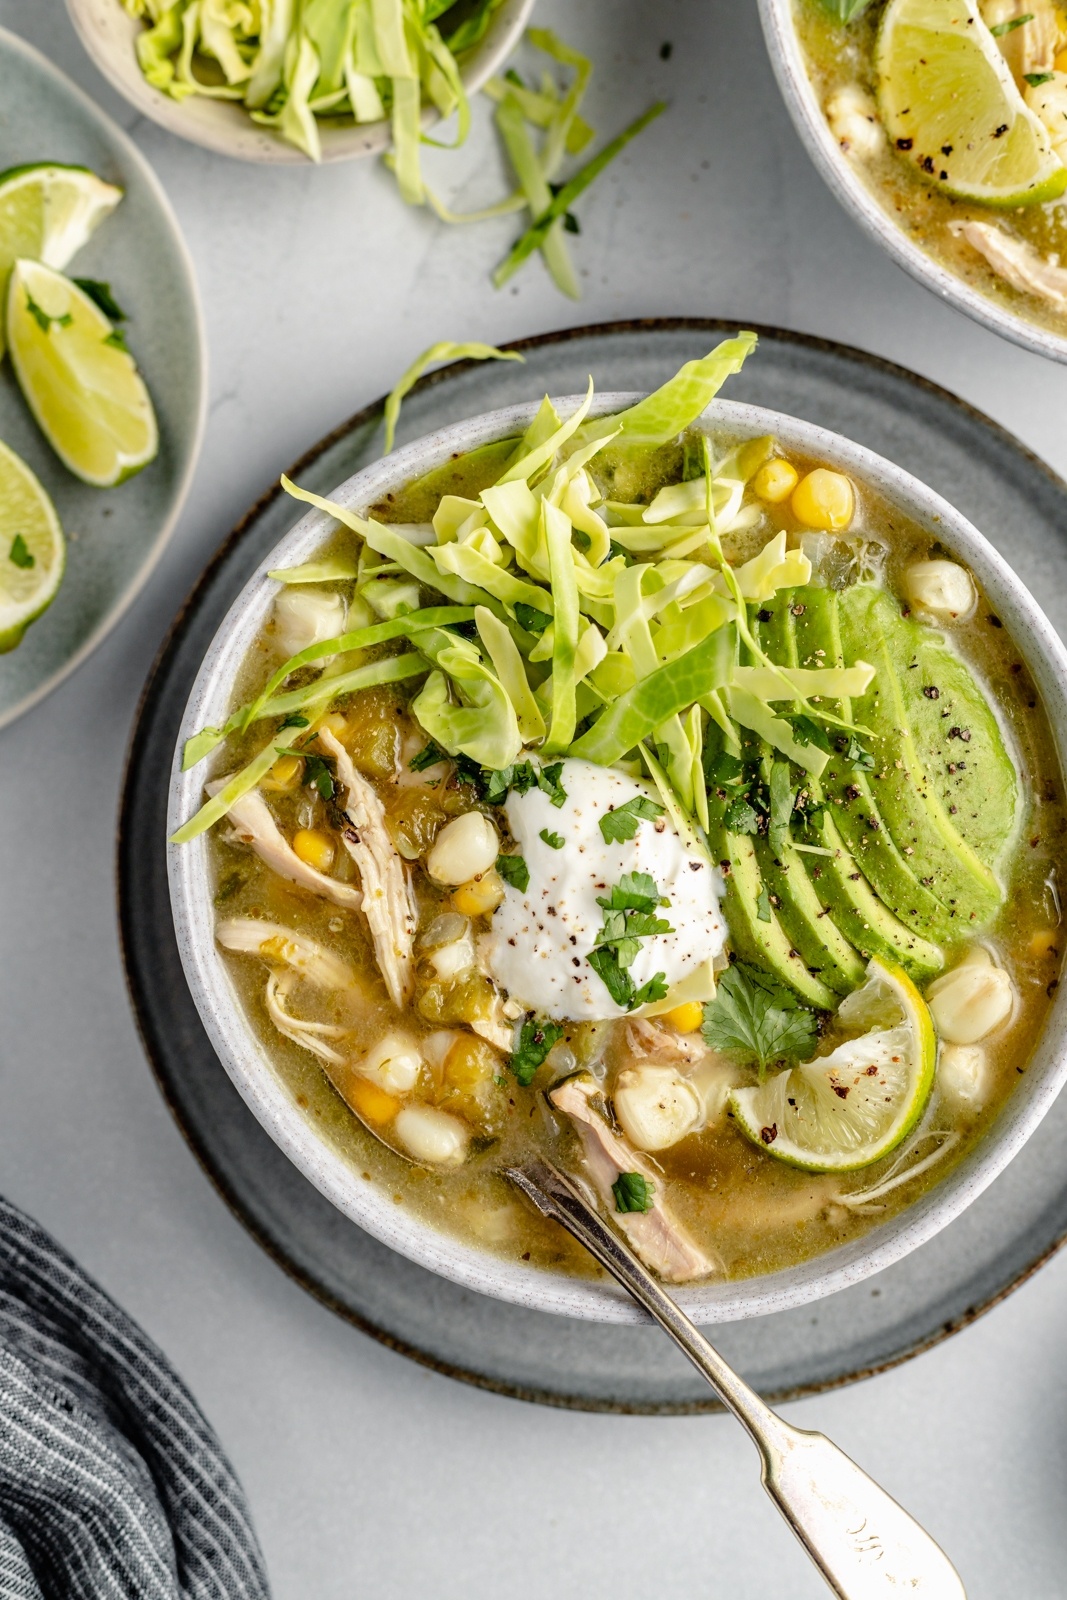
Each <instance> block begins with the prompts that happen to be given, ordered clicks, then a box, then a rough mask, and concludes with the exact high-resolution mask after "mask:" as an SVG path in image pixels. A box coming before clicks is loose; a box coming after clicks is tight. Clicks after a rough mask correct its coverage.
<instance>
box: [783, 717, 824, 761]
mask: <svg viewBox="0 0 1067 1600" xmlns="http://www.w3.org/2000/svg"><path fill="white" fill-rule="evenodd" d="M786 721H787V722H788V723H789V726H790V727H791V728H792V730H793V738H794V739H795V740H796V742H797V744H802V745H809V744H813V745H814V746H815V748H816V749H817V750H825V751H826V754H827V755H830V754H832V752H833V748H834V747H833V744H832V742H831V740H830V735H829V734H828V733H827V731H826V729H825V728H824V727H822V726H821V724H820V723H818V722H815V721H813V720H812V718H811V717H804V716H799V717H787V718H786Z"/></svg>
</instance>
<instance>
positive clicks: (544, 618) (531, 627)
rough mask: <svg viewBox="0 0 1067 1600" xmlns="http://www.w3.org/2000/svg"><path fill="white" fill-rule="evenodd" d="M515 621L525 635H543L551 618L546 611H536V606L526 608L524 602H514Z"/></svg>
mask: <svg viewBox="0 0 1067 1600" xmlns="http://www.w3.org/2000/svg"><path fill="white" fill-rule="evenodd" d="M515 621H516V622H517V623H518V624H519V627H520V628H525V629H526V632H527V633H544V631H545V629H546V628H547V627H548V625H549V623H550V622H551V621H552V618H551V617H550V616H549V615H548V612H547V611H538V610H537V608H536V606H528V605H527V604H526V602H525V600H516V602H515Z"/></svg>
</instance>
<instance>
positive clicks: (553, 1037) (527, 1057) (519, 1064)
mask: <svg viewBox="0 0 1067 1600" xmlns="http://www.w3.org/2000/svg"><path fill="white" fill-rule="evenodd" d="M562 1037H563V1029H562V1028H561V1027H560V1025H559V1023H558V1022H543V1021H538V1019H537V1018H536V1017H527V1018H526V1021H525V1022H524V1023H523V1025H522V1027H521V1029H520V1030H519V1048H518V1049H517V1050H516V1051H515V1053H514V1054H513V1056H512V1057H511V1060H510V1061H509V1062H508V1065H509V1067H510V1068H511V1070H512V1072H513V1073H514V1075H515V1077H516V1079H517V1080H518V1082H519V1083H521V1084H522V1087H523V1088H524V1089H528V1088H529V1086H530V1084H531V1083H532V1082H533V1080H534V1077H535V1075H536V1073H537V1069H538V1067H539V1066H540V1065H541V1063H542V1061H544V1059H545V1057H546V1056H547V1055H548V1052H549V1051H550V1050H551V1048H552V1046H553V1045H554V1044H555V1043H556V1042H557V1040H559V1039H562Z"/></svg>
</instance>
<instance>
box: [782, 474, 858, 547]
mask: <svg viewBox="0 0 1067 1600" xmlns="http://www.w3.org/2000/svg"><path fill="white" fill-rule="evenodd" d="M790 503H791V505H792V508H793V515H794V516H795V517H796V519H797V521H798V522H802V523H803V524H804V526H805V527H807V528H825V529H826V531H827V532H828V533H840V532H842V530H843V529H845V528H847V527H848V525H849V523H850V522H851V521H852V513H853V511H854V510H855V508H856V496H855V494H854V492H853V489H852V485H851V483H849V481H848V479H847V478H846V477H845V476H844V474H843V473H841V472H831V471H830V469H829V467H816V468H815V471H814V472H809V473H808V474H807V475H806V477H803V478H801V480H800V482H799V483H798V484H797V486H796V488H795V489H794V490H793V498H792V501H791V502H790Z"/></svg>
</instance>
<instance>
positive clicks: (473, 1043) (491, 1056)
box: [445, 1033, 502, 1089]
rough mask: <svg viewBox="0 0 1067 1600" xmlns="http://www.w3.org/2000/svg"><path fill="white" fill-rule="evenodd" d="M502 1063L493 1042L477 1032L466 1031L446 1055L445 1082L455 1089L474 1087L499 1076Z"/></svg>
mask: <svg viewBox="0 0 1067 1600" xmlns="http://www.w3.org/2000/svg"><path fill="white" fill-rule="evenodd" d="M501 1065H502V1064H501V1060H500V1056H499V1055H498V1054H497V1052H496V1051H495V1050H494V1049H493V1047H492V1045H491V1044H489V1043H488V1042H487V1041H486V1040H485V1039H479V1038H478V1036H477V1034H473V1033H464V1034H462V1035H461V1036H460V1038H458V1039H457V1040H456V1042H455V1044H454V1045H453V1046H452V1048H451V1050H450V1051H449V1052H448V1054H447V1056H446V1057H445V1082H446V1083H450V1084H451V1085H452V1087H453V1088H454V1089H474V1088H476V1087H477V1085H478V1084H480V1083H486V1082H488V1080H489V1079H490V1078H494V1077H497V1076H498V1075H499V1073H500V1071H501Z"/></svg>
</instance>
